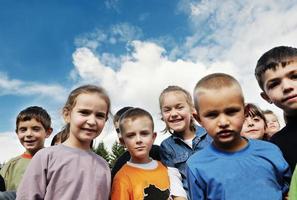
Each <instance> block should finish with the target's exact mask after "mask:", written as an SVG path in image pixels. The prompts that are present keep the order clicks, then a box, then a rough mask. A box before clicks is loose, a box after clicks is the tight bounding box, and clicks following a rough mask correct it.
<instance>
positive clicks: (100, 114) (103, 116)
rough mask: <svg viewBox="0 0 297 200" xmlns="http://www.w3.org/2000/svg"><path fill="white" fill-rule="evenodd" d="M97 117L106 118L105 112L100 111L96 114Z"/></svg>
mask: <svg viewBox="0 0 297 200" xmlns="http://www.w3.org/2000/svg"><path fill="white" fill-rule="evenodd" d="M96 117H97V118H98V119H105V113H98V114H96Z"/></svg>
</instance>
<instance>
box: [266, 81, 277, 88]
mask: <svg viewBox="0 0 297 200" xmlns="http://www.w3.org/2000/svg"><path fill="white" fill-rule="evenodd" d="M278 85H279V81H273V82H270V83H268V84H267V89H270V90H271V89H273V88H275V87H276V86H278Z"/></svg>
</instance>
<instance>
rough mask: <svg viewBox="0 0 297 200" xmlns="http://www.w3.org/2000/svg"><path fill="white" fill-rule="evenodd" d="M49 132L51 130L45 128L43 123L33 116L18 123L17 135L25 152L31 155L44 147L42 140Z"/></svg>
mask: <svg viewBox="0 0 297 200" xmlns="http://www.w3.org/2000/svg"><path fill="white" fill-rule="evenodd" d="M50 134H51V130H45V129H44V127H43V125H42V124H41V123H40V122H38V121H37V120H36V119H35V118H32V119H31V120H27V121H20V122H19V124H18V130H17V136H18V138H19V140H20V142H21V144H22V145H23V146H24V147H25V149H26V152H27V153H29V154H31V155H34V154H35V153H36V152H37V151H38V150H39V149H42V148H43V147H44V140H45V138H47V137H49V135H50Z"/></svg>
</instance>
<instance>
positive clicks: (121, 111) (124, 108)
mask: <svg viewBox="0 0 297 200" xmlns="http://www.w3.org/2000/svg"><path fill="white" fill-rule="evenodd" d="M131 108H133V107H132V106H125V107H123V108H121V109H120V110H118V111H117V112H116V113H115V114H114V116H113V123H115V122H117V121H119V119H120V117H121V116H122V115H123V114H124V113H125V112H126V111H127V110H129V109H131Z"/></svg>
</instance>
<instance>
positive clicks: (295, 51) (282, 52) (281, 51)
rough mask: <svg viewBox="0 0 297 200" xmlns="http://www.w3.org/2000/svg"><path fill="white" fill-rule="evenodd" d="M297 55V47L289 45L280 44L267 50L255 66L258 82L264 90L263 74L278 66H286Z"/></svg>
mask: <svg viewBox="0 0 297 200" xmlns="http://www.w3.org/2000/svg"><path fill="white" fill-rule="evenodd" d="M294 57H297V48H294V47H288V46H278V47H274V48H272V49H270V50H269V51H267V52H265V53H264V54H263V55H262V56H261V57H260V58H259V60H258V62H257V65H256V68H255V76H256V79H257V81H258V84H259V86H260V88H261V89H262V90H264V82H263V80H262V75H263V74H264V73H265V71H266V70H268V69H272V70H275V69H276V68H277V67H279V66H282V67H285V66H286V65H287V64H289V63H290V62H292V58H294Z"/></svg>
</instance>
